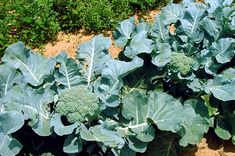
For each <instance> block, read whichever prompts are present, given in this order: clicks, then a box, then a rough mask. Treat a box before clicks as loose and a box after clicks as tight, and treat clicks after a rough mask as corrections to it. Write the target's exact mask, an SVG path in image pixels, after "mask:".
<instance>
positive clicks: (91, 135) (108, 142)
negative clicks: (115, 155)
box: [80, 125, 125, 149]
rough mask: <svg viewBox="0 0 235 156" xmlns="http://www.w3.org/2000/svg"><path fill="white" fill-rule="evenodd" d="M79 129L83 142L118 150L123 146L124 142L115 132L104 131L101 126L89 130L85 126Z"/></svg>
mask: <svg viewBox="0 0 235 156" xmlns="http://www.w3.org/2000/svg"><path fill="white" fill-rule="evenodd" d="M80 128H81V129H80V135H81V138H82V139H84V140H87V141H96V142H101V143H103V144H104V145H105V146H107V147H112V148H119V149H121V148H122V147H123V146H124V144H125V142H124V140H123V139H122V138H121V137H120V136H118V135H117V133H116V132H115V131H111V130H108V129H105V128H104V127H103V126H102V125H96V126H93V127H90V128H89V130H88V129H87V128H86V127H85V126H81V127H80Z"/></svg>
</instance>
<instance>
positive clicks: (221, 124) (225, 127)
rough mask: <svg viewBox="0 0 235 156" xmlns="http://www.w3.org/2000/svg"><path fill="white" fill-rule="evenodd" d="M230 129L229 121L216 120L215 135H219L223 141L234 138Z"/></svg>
mask: <svg viewBox="0 0 235 156" xmlns="http://www.w3.org/2000/svg"><path fill="white" fill-rule="evenodd" d="M229 130H230V127H229V124H228V123H227V121H225V120H223V119H221V118H218V119H217V120H216V126H215V134H217V135H218V136H219V137H220V138H221V139H223V140H229V139H230V138H231V137H232V136H231V134H230V132H229Z"/></svg>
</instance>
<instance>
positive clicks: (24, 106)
mask: <svg viewBox="0 0 235 156" xmlns="http://www.w3.org/2000/svg"><path fill="white" fill-rule="evenodd" d="M53 98H54V93H53V92H52V91H51V90H48V89H43V88H41V89H33V88H31V87H29V86H25V85H17V86H14V87H13V88H12V89H11V90H9V91H8V92H7V94H6V95H5V97H4V99H3V103H4V105H5V108H6V109H7V110H17V111H22V112H24V118H25V119H31V121H30V123H29V124H30V126H32V128H33V130H34V131H35V132H36V133H37V134H39V135H41V136H48V135H50V134H51V127H50V118H49V112H48V110H47V107H49V106H48V104H49V103H50V102H52V101H53Z"/></svg>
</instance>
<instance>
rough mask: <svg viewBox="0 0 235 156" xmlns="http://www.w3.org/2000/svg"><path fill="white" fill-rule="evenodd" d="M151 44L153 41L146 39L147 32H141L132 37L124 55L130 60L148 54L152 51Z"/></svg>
mask: <svg viewBox="0 0 235 156" xmlns="http://www.w3.org/2000/svg"><path fill="white" fill-rule="evenodd" d="M152 44H153V41H152V40H150V39H148V38H147V31H141V32H139V33H137V34H136V35H134V36H133V38H132V39H131V41H130V44H129V45H128V47H126V49H125V51H124V54H125V56H127V57H129V58H131V59H133V58H134V57H136V56H137V55H138V54H141V53H148V54H149V53H151V52H152V50H153V45H152Z"/></svg>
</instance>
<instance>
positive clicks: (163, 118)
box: [147, 92, 187, 132]
mask: <svg viewBox="0 0 235 156" xmlns="http://www.w3.org/2000/svg"><path fill="white" fill-rule="evenodd" d="M149 94H150V96H149V100H148V113H147V118H149V119H151V120H152V121H153V123H154V124H156V125H157V127H158V128H159V129H160V130H162V131H171V132H177V131H178V130H179V129H180V128H181V124H182V123H183V122H184V121H185V119H186V118H187V116H186V115H185V111H186V110H185V109H184V108H183V106H182V104H181V102H180V101H179V100H178V99H175V98H173V97H172V96H170V95H168V94H166V93H163V92H150V93H149Z"/></svg>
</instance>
